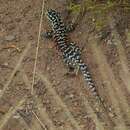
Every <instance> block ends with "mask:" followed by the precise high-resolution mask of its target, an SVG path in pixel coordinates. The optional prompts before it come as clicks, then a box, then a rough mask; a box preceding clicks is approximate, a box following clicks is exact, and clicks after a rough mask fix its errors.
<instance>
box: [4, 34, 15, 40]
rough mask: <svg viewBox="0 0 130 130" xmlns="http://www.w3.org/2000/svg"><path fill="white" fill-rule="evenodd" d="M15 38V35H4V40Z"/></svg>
mask: <svg viewBox="0 0 130 130" xmlns="http://www.w3.org/2000/svg"><path fill="white" fill-rule="evenodd" d="M15 38H16V37H15V35H8V36H5V40H6V41H13V40H14V39H15Z"/></svg>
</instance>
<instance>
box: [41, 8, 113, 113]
mask: <svg viewBox="0 0 130 130" xmlns="http://www.w3.org/2000/svg"><path fill="white" fill-rule="evenodd" d="M46 17H47V19H48V20H49V22H50V24H51V28H52V30H50V31H47V32H45V33H44V35H43V36H44V37H45V38H49V39H51V38H53V39H54V41H55V43H56V46H57V47H58V50H59V51H60V52H61V53H62V57H63V61H64V63H65V64H66V65H67V66H68V67H69V68H70V69H74V70H79V71H81V73H82V74H83V77H84V80H85V81H86V82H87V86H88V89H89V90H90V92H91V93H92V95H93V96H94V97H95V98H96V99H97V100H98V101H99V102H100V103H101V104H102V105H103V106H104V108H105V109H106V108H107V106H106V104H105V103H104V100H103V99H102V98H101V97H100V95H99V93H98V91H97V89H96V85H95V83H94V81H93V78H92V76H91V73H90V72H89V69H88V66H87V64H85V63H84V61H83V60H82V58H81V49H80V48H79V46H78V45H76V43H74V42H70V41H69V40H68V33H69V32H71V31H73V30H74V26H73V25H68V26H66V25H65V24H64V22H63V20H62V18H61V15H60V13H59V12H57V11H55V10H53V9H49V10H47V11H46ZM107 109H108V108H107ZM109 109H110V110H109V111H111V108H109Z"/></svg>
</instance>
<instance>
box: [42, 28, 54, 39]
mask: <svg viewBox="0 0 130 130" xmlns="http://www.w3.org/2000/svg"><path fill="white" fill-rule="evenodd" d="M41 38H47V39H51V38H53V30H50V31H47V32H45V33H42V34H41Z"/></svg>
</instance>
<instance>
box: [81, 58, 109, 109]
mask: <svg viewBox="0 0 130 130" xmlns="http://www.w3.org/2000/svg"><path fill="white" fill-rule="evenodd" d="M79 69H80V71H81V73H82V74H83V76H84V79H85V81H86V82H87V84H88V89H89V90H90V92H91V93H92V95H93V96H94V97H95V98H96V100H97V101H99V103H101V104H102V105H103V107H104V108H105V109H107V110H109V108H108V107H107V105H106V104H105V102H104V100H103V99H102V98H101V97H100V95H99V93H98V91H97V89H96V87H95V84H94V82H93V80H92V76H91V74H90V72H89V70H88V66H87V65H86V64H85V63H84V62H82V61H81V60H80V63H79ZM109 111H110V110H109Z"/></svg>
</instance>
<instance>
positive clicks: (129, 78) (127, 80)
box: [109, 16, 130, 93]
mask: <svg viewBox="0 0 130 130" xmlns="http://www.w3.org/2000/svg"><path fill="white" fill-rule="evenodd" d="M109 19H110V20H109V21H110V22H109V23H110V28H111V30H112V33H113V35H114V37H115V40H116V41H117V42H118V44H117V46H116V48H117V50H118V54H119V58H120V65H121V68H122V70H120V77H121V79H122V80H123V82H124V84H125V86H126V87H127V90H128V91H129V93H130V73H129V68H128V62H127V58H126V54H125V50H124V48H123V46H122V42H121V39H120V36H119V34H118V32H117V30H116V28H115V27H114V25H115V19H114V18H113V17H112V16H111V17H110V18H109Z"/></svg>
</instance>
